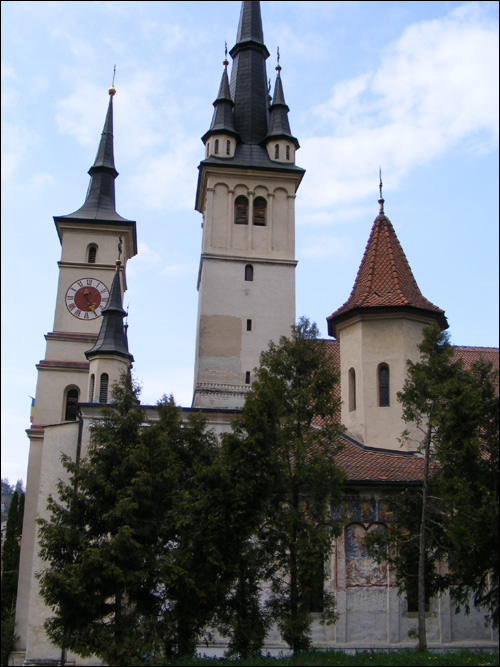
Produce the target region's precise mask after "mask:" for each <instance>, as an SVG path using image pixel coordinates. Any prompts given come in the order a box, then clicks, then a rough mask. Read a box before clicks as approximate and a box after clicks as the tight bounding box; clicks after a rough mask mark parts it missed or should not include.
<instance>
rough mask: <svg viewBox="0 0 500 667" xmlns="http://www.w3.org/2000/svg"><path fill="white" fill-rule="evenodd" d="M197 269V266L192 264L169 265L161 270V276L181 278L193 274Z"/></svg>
mask: <svg viewBox="0 0 500 667" xmlns="http://www.w3.org/2000/svg"><path fill="white" fill-rule="evenodd" d="M197 268H198V265H197V264H194V263H193V262H190V263H186V264H171V265H170V266H166V267H165V268H164V269H163V271H162V275H164V276H170V277H173V278H177V277H178V276H183V275H186V274H187V273H193V272H194V271H196V270H197Z"/></svg>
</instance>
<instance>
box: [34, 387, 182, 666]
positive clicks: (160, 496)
mask: <svg viewBox="0 0 500 667" xmlns="http://www.w3.org/2000/svg"><path fill="white" fill-rule="evenodd" d="M138 393H139V390H138V388H137V387H136V386H133V385H132V383H131V380H130V377H129V376H127V375H124V376H123V378H122V381H121V382H120V383H119V384H118V385H116V386H115V387H114V388H113V391H112V396H113V402H112V403H111V404H110V405H108V406H105V407H103V409H102V416H101V418H100V419H99V420H98V421H96V422H95V423H94V425H93V426H92V428H91V444H90V447H89V451H88V455H87V456H86V457H85V458H84V459H82V460H80V461H72V460H70V459H69V458H68V457H66V456H64V457H63V466H64V468H65V469H66V470H67V471H68V473H69V477H70V481H69V483H67V484H66V483H64V482H62V481H61V482H60V483H59V484H58V492H59V498H58V499H56V498H53V497H50V498H49V501H48V509H49V510H50V520H48V521H46V520H40V521H39V524H40V546H41V552H40V553H41V556H42V558H43V560H45V561H47V563H48V567H47V569H46V570H44V571H43V572H42V574H41V575H40V583H41V593H42V596H43V597H44V599H45V602H46V604H47V605H48V606H49V607H51V608H52V610H53V612H54V616H53V617H52V618H50V619H49V620H48V621H47V622H46V624H45V627H46V630H47V633H48V635H49V637H50V639H51V640H52V641H53V642H54V643H55V644H56V645H57V646H60V647H61V648H62V649H63V651H64V650H66V649H70V650H72V651H74V652H75V653H77V654H79V655H81V656H89V655H92V654H94V655H97V656H98V657H99V658H101V659H102V660H103V662H104V663H105V664H109V665H132V664H143V661H144V658H145V656H147V655H150V654H154V651H155V646H156V645H157V643H158V641H159V637H158V635H157V619H158V617H159V616H160V613H161V609H162V605H163V604H164V599H163V596H162V588H161V562H162V558H163V554H164V551H165V549H166V547H167V543H168V536H167V535H166V534H165V531H164V525H165V516H166V515H167V513H168V509H169V501H170V499H169V496H168V494H165V492H164V490H165V486H166V485H165V475H166V472H167V461H166V456H165V447H164V446H163V443H162V442H160V441H153V442H151V441H148V442H146V441H145V439H144V438H143V430H144V423H145V412H144V409H143V408H142V407H141V405H140V404H139V401H138Z"/></svg>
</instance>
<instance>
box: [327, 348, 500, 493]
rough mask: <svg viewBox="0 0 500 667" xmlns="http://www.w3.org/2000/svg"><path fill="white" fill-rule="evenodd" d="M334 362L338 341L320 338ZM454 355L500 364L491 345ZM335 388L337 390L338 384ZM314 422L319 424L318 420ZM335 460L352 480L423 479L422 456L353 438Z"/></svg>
mask: <svg viewBox="0 0 500 667" xmlns="http://www.w3.org/2000/svg"><path fill="white" fill-rule="evenodd" d="M321 342H322V343H323V344H324V345H326V349H327V352H328V354H329V355H330V357H331V359H332V361H333V363H334V365H335V366H336V367H337V369H339V370H340V344H339V342H338V341H336V340H322V341H321ZM454 350H455V357H454V358H455V359H457V358H462V359H463V360H464V365H465V367H466V368H470V366H471V365H472V364H473V363H474V362H475V361H477V360H478V359H480V358H483V359H485V360H486V361H491V363H492V364H493V368H494V369H495V370H498V368H499V350H498V348H493V347H463V346H457V347H455V348H454ZM335 391H336V392H339V393H340V387H339V386H338V385H337V387H336V388H335ZM316 426H318V427H321V423H320V422H319V421H318V422H317V423H316ZM336 459H337V463H338V464H339V466H340V467H341V468H342V469H343V470H344V471H345V473H346V474H347V480H348V482H350V483H351V484H352V483H356V482H359V483H372V484H373V483H375V484H380V483H387V484H390V483H396V484H398V483H399V484H402V483H405V484H411V483H418V482H421V481H422V479H423V465H424V460H423V458H422V457H421V456H418V455H415V454H411V453H407V452H402V451H398V450H394V451H388V450H386V449H376V448H372V447H365V446H364V445H362V444H360V443H356V442H355V441H354V440H353V439H352V438H349V437H346V438H345V447H344V449H343V450H342V451H341V452H340V453H339V454H337V455H336Z"/></svg>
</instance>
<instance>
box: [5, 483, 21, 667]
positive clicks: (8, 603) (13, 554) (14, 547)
mask: <svg viewBox="0 0 500 667" xmlns="http://www.w3.org/2000/svg"><path fill="white" fill-rule="evenodd" d="M23 514H24V493H21V494H20V495H19V493H18V491H14V494H13V496H12V499H11V503H10V507H9V514H8V518H7V526H6V529H5V542H4V547H3V554H2V594H1V596H2V597H1V599H2V665H6V664H7V661H8V657H9V654H10V652H11V651H12V649H13V647H14V643H15V634H14V626H15V610H16V599H17V584H18V579H19V554H20V541H21V534H22V525H23Z"/></svg>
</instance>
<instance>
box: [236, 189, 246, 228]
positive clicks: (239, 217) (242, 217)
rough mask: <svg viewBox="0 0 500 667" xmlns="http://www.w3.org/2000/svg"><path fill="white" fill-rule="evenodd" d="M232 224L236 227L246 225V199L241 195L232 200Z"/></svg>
mask: <svg viewBox="0 0 500 667" xmlns="http://www.w3.org/2000/svg"><path fill="white" fill-rule="evenodd" d="M234 222H235V223H236V224H237V225H248V199H247V198H246V197H245V196H243V195H240V196H239V197H236V199H235V200H234Z"/></svg>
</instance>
